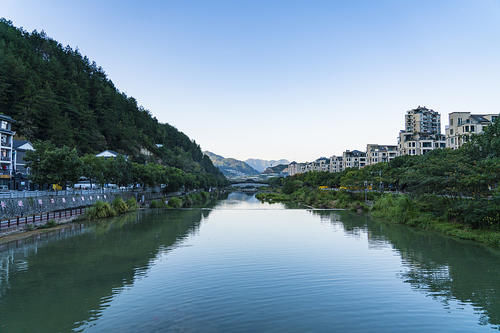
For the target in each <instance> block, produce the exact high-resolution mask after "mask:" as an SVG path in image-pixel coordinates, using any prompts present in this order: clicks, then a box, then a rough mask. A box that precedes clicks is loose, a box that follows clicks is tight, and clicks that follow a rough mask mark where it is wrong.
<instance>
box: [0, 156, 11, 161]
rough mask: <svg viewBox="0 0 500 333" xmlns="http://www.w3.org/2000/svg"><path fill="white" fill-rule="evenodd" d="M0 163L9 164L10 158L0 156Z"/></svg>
mask: <svg viewBox="0 0 500 333" xmlns="http://www.w3.org/2000/svg"><path fill="white" fill-rule="evenodd" d="M0 161H2V162H10V161H12V159H11V158H10V156H1V157H0Z"/></svg>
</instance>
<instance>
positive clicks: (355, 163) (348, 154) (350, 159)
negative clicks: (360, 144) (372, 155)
mask: <svg viewBox="0 0 500 333" xmlns="http://www.w3.org/2000/svg"><path fill="white" fill-rule="evenodd" d="M365 166H366V153H365V152H362V151H359V150H353V151H350V150H346V151H345V152H344V153H343V154H342V168H343V169H344V170H345V169H348V168H356V169H361V168H364V167H365Z"/></svg>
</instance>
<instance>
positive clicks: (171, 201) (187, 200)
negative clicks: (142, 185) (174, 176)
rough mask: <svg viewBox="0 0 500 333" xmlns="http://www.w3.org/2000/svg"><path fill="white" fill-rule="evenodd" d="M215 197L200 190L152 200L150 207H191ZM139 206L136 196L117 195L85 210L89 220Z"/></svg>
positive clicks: (112, 215)
mask: <svg viewBox="0 0 500 333" xmlns="http://www.w3.org/2000/svg"><path fill="white" fill-rule="evenodd" d="M213 199H214V197H213V196H212V195H211V193H209V192H205V191H200V192H194V193H189V194H187V195H185V196H182V197H170V198H168V200H166V199H157V200H153V201H151V203H150V204H149V208H189V207H194V206H200V205H204V204H207V203H209V202H210V201H211V200H213ZM138 208H139V205H138V204H137V201H136V200H135V198H133V197H132V198H129V199H128V200H127V201H124V200H123V199H122V198H121V197H116V198H115V199H114V200H113V201H112V203H111V204H109V203H108V202H104V201H97V202H96V203H95V204H94V205H93V206H92V207H90V208H89V209H88V210H87V211H86V212H85V217H86V218H87V219H89V220H92V219H101V218H106V217H114V216H118V215H123V214H126V213H128V212H133V211H136V210H137V209H138Z"/></svg>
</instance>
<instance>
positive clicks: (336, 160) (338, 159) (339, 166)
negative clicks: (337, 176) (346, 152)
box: [329, 155, 344, 172]
mask: <svg viewBox="0 0 500 333" xmlns="http://www.w3.org/2000/svg"><path fill="white" fill-rule="evenodd" d="M342 161H343V158H342V156H335V155H333V156H331V157H330V166H329V171H330V172H342V171H343V170H344V165H343V162H342Z"/></svg>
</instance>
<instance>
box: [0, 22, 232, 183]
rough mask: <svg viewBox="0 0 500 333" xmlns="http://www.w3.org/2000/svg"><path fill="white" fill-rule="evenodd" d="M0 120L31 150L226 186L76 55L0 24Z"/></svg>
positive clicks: (172, 132)
mask: <svg viewBox="0 0 500 333" xmlns="http://www.w3.org/2000/svg"><path fill="white" fill-rule="evenodd" d="M0 112H1V113H3V114H6V115H8V116H11V117H12V118H13V119H15V120H16V123H15V124H14V130H15V131H16V133H17V136H18V137H21V138H25V139H27V140H30V141H33V142H37V141H40V142H49V143H50V144H53V145H54V146H56V147H63V146H66V147H70V148H73V147H74V148H76V151H77V154H78V155H80V156H82V155H85V154H95V153H98V152H100V151H103V150H106V149H110V150H114V151H116V152H118V153H120V154H123V155H126V156H128V158H129V159H130V160H132V161H134V162H137V163H142V164H143V163H145V162H150V163H158V164H160V165H163V166H166V167H171V168H177V169H181V170H183V171H184V172H186V173H192V174H193V175H206V176H207V177H208V178H210V183H213V184H217V183H223V182H225V178H224V176H223V175H222V174H221V173H220V172H219V170H218V169H217V168H216V167H214V165H213V164H212V162H211V161H210V159H209V158H208V157H207V156H205V155H203V153H202V151H201V149H200V146H199V145H198V144H197V143H196V142H195V141H192V140H191V139H190V138H189V137H187V136H186V135H185V134H184V133H182V132H180V131H178V130H177V129H176V128H174V127H173V126H171V125H169V124H163V123H160V122H159V121H158V120H157V119H156V118H155V117H154V116H152V114H151V113H150V112H149V111H148V110H146V109H144V108H143V107H142V106H140V105H138V103H137V101H136V100H135V99H134V98H133V97H130V96H127V95H126V94H125V93H123V92H120V91H119V90H118V89H117V88H116V87H115V86H114V84H113V82H112V81H111V80H110V79H108V78H107V76H106V73H105V72H104V70H103V69H102V68H101V67H99V66H98V65H97V64H96V63H95V62H92V61H90V60H89V59H88V58H87V57H86V56H83V55H82V54H80V52H79V51H78V49H72V48H71V47H69V46H66V47H64V46H63V45H61V44H60V43H58V42H57V41H55V40H53V39H51V38H49V37H48V36H47V35H46V34H45V33H44V32H37V31H33V32H32V33H29V32H27V31H24V30H23V29H19V28H16V27H14V26H13V25H12V23H11V22H10V21H7V20H5V19H0Z"/></svg>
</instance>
